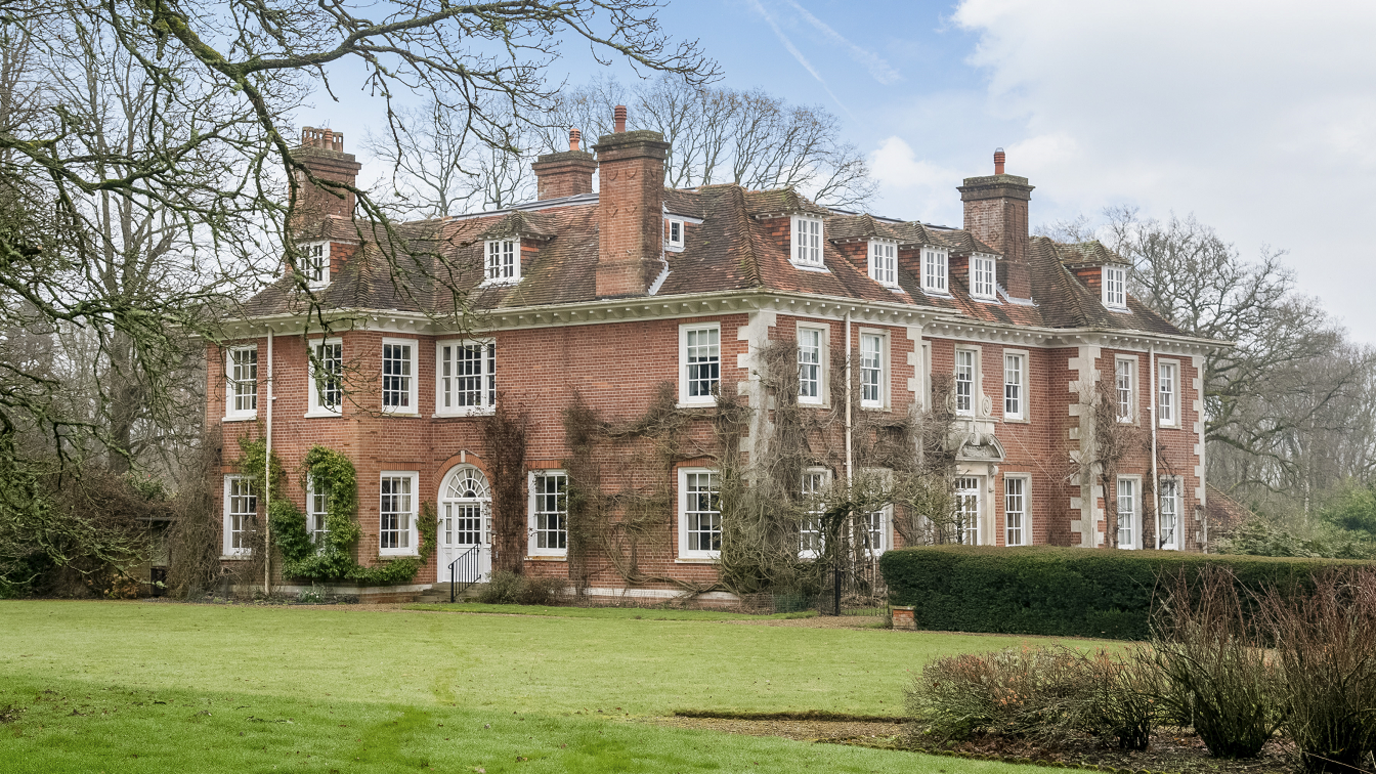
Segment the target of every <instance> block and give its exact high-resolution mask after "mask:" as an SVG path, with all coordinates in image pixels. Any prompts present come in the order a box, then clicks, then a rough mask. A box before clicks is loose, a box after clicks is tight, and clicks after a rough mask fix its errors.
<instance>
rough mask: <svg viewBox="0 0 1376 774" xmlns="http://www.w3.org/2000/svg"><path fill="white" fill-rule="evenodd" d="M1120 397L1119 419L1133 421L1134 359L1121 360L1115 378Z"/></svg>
mask: <svg viewBox="0 0 1376 774" xmlns="http://www.w3.org/2000/svg"><path fill="white" fill-rule="evenodd" d="M1115 386H1116V390H1117V399H1118V421H1119V422H1131V421H1132V413H1133V412H1132V361H1131V360H1119V361H1118V365H1117V378H1116V380H1115Z"/></svg>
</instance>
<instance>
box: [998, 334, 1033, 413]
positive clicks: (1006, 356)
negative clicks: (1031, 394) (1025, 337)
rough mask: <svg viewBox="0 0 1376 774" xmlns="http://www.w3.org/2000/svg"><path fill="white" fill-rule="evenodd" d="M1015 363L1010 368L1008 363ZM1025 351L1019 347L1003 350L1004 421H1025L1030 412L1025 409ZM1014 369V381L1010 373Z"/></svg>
mask: <svg viewBox="0 0 1376 774" xmlns="http://www.w3.org/2000/svg"><path fill="white" fill-rule="evenodd" d="M1010 362H1013V363H1016V364H1017V366H1016V369H1010V368H1009V363H1010ZM1027 363H1028V356H1027V352H1025V351H1023V350H1019V349H1005V350H1004V351H1003V419H1004V421H1005V422H1026V421H1028V417H1030V416H1031V414H1029V413H1028V411H1027ZM1014 370H1016V377H1015V378H1016V381H1013V380H1011V379H1010V375H1012V373H1013V372H1014Z"/></svg>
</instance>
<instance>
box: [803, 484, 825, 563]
mask: <svg viewBox="0 0 1376 774" xmlns="http://www.w3.org/2000/svg"><path fill="white" fill-rule="evenodd" d="M830 488H831V471H830V470H828V469H827V468H820V467H812V468H804V469H803V474H802V481H800V482H799V486H798V504H799V505H800V506H802V507H803V508H805V509H806V510H805V513H807V514H808V516H807V518H805V519H803V520H801V521H799V522H798V558H800V559H816V558H817V557H819V556H821V555H822V552H823V550H824V549H825V545H826V535H825V534H824V533H823V532H822V516H824V515H825V514H826V512H827V504H826V501H825V500H823V499H822V498H823V496H824V495H826V493H827V490H828V489H830Z"/></svg>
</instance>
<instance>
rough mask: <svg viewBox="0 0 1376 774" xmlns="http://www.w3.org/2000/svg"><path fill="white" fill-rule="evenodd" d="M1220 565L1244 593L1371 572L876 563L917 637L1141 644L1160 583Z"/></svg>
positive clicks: (1186, 560) (1061, 551) (995, 550)
mask: <svg viewBox="0 0 1376 774" xmlns="http://www.w3.org/2000/svg"><path fill="white" fill-rule="evenodd" d="M1210 564H1214V565H1223V566H1226V567H1228V568H1229V569H1231V570H1232V571H1233V573H1234V575H1236V576H1237V579H1238V584H1239V585H1240V586H1241V587H1243V588H1244V589H1260V588H1263V587H1267V586H1276V587H1279V588H1291V589H1293V588H1296V587H1297V586H1299V585H1302V586H1306V587H1307V586H1309V585H1311V581H1310V579H1311V578H1312V577H1313V575H1314V573H1315V572H1316V571H1317V570H1321V569H1323V568H1326V567H1333V566H1340V565H1369V564H1370V562H1363V561H1354V560H1341V559H1298V558H1276V557H1265V556H1233V555H1221V554H1185V553H1180V552H1177V551H1114V550H1107V549H1093V548H1057V547H1052V546H1034V547H1029V548H999V547H995V546H923V547H919V548H905V549H900V550H897V551H889V552H888V553H886V554H884V556H883V557H882V558H881V559H880V561H879V567H880V570H881V571H882V572H883V574H884V581H885V583H887V584H888V587H889V604H891V605H911V606H912V607H913V617H914V619H915V620H916V622H917V626H918V628H919V629H929V630H935V631H961V632H994V633H1004V634H1040V635H1052V636H1070V637H1095V638H1108V639H1117V640H1145V639H1147V638H1148V637H1149V636H1150V634H1151V610H1152V601H1153V598H1154V597H1155V595H1156V591H1157V588H1158V585H1159V584H1160V583H1161V580H1162V579H1163V578H1174V577H1176V576H1178V574H1179V573H1180V572H1182V571H1183V572H1185V573H1187V575H1189V576H1193V575H1195V574H1197V573H1198V572H1199V569H1200V568H1202V567H1204V566H1206V565H1210Z"/></svg>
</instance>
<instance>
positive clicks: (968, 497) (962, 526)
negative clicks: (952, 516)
mask: <svg viewBox="0 0 1376 774" xmlns="http://www.w3.org/2000/svg"><path fill="white" fill-rule="evenodd" d="M954 538H955V542H957V543H960V544H962V545H967V546H973V545H978V544H979V479H978V478H975V477H972V476H971V477H965V478H958V479H956V523H955V535H954Z"/></svg>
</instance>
